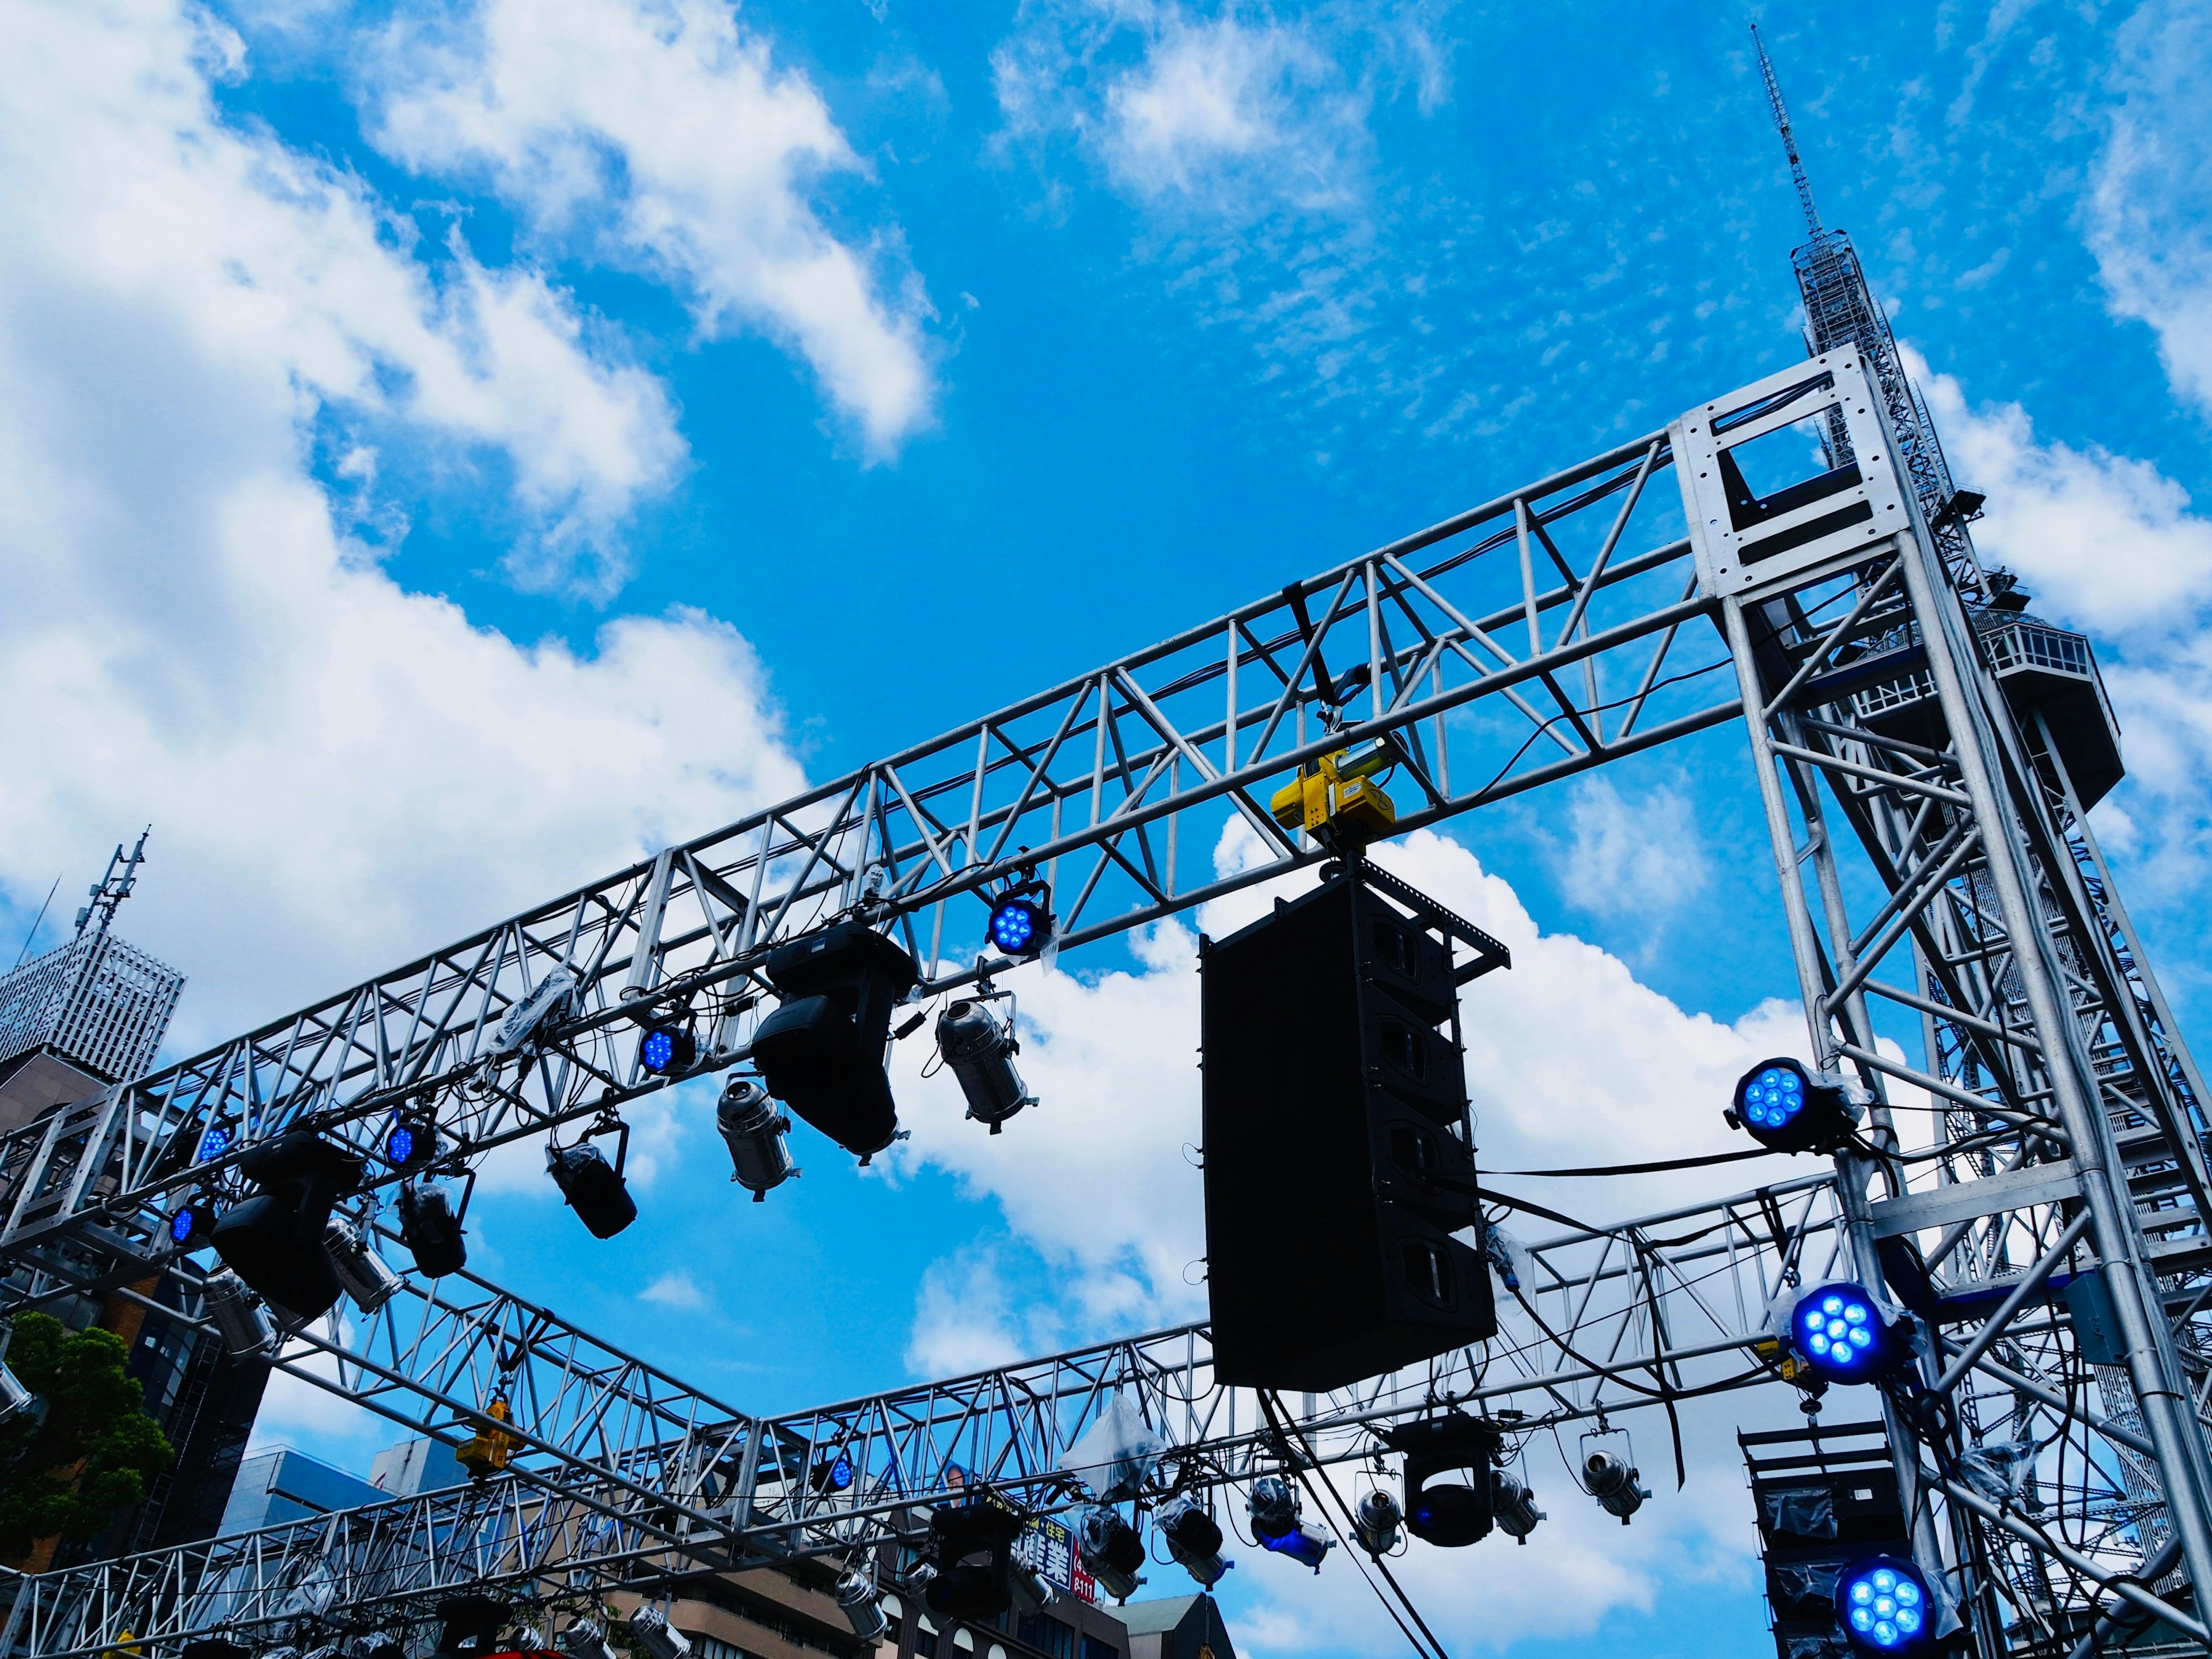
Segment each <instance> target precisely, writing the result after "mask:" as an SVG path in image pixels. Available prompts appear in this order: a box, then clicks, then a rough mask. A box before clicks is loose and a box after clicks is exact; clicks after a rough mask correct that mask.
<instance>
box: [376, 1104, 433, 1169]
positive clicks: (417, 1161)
mask: <svg viewBox="0 0 2212 1659" xmlns="http://www.w3.org/2000/svg"><path fill="white" fill-rule="evenodd" d="M383 1152H384V1161H385V1162H386V1164H390V1165H391V1166H392V1168H393V1169H395V1170H402V1171H404V1172H407V1173H410V1174H411V1173H412V1172H413V1171H415V1170H419V1169H421V1168H422V1166H423V1165H424V1164H428V1162H429V1161H430V1160H431V1159H432V1158H435V1157H437V1155H438V1127H437V1125H436V1124H435V1123H434V1122H432V1121H430V1119H428V1118H427V1117H425V1116H423V1115H422V1114H421V1113H419V1112H394V1113H393V1114H392V1127H390V1128H388V1129H386V1131H385V1132H384V1148H383Z"/></svg>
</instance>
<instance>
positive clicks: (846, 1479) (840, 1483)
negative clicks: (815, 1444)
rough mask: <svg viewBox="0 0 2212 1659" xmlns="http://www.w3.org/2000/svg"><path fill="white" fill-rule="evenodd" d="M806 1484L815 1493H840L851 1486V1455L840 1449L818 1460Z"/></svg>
mask: <svg viewBox="0 0 2212 1659" xmlns="http://www.w3.org/2000/svg"><path fill="white" fill-rule="evenodd" d="M806 1484H807V1485H808V1486H811V1487H813V1488H814V1490H815V1491H816V1492H842V1491H844V1490H845V1488H846V1487H848V1486H851V1485H852V1484H853V1455H852V1454H851V1453H850V1452H848V1451H846V1450H844V1449H842V1448H840V1449H838V1450H836V1451H835V1452H832V1453H829V1454H828V1455H824V1456H823V1457H822V1458H821V1459H819V1460H818V1461H817V1462H816V1463H815V1465H814V1468H813V1472H812V1473H811V1474H809V1475H808V1476H807V1477H806Z"/></svg>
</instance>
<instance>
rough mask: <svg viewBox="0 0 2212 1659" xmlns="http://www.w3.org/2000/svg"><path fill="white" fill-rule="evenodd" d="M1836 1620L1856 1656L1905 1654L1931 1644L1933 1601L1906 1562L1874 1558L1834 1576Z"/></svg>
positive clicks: (1917, 1572)
mask: <svg viewBox="0 0 2212 1659" xmlns="http://www.w3.org/2000/svg"><path fill="white" fill-rule="evenodd" d="M1836 1617H1837V1619H1838V1620H1840V1621H1841V1622H1842V1624H1843V1626H1844V1635H1845V1636H1847V1637H1848V1638H1850V1644H1851V1646H1852V1647H1854V1648H1856V1649H1857V1650H1859V1651H1860V1652H1862V1653H1888V1654H1911V1653H1917V1652H1921V1651H1924V1650H1926V1649H1927V1648H1928V1647H1929V1646H1930V1645H1931V1644H1933V1642H1934V1640H1935V1634H1936V1598H1935V1596H1934V1595H1931V1594H1929V1586H1928V1581H1927V1579H1925V1578H1923V1577H1922V1576H1921V1573H1920V1569H1919V1568H1917V1567H1916V1566H1914V1565H1912V1563H1911V1562H1910V1561H1903V1560H1899V1559H1898V1558H1897V1557H1895V1556H1893V1555H1877V1556H1875V1557H1873V1558H1872V1559H1869V1560H1864V1561H1858V1562H1855V1563H1853V1564H1852V1565H1850V1566H1848V1567H1846V1568H1844V1571H1842V1572H1841V1573H1839V1574H1838V1575H1837V1577H1836Z"/></svg>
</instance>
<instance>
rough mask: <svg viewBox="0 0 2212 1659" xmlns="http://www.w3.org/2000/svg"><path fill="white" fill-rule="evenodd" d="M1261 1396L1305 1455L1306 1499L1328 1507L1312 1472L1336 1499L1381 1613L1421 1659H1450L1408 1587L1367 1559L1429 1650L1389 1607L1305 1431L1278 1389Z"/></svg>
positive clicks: (1299, 1467)
mask: <svg viewBox="0 0 2212 1659" xmlns="http://www.w3.org/2000/svg"><path fill="white" fill-rule="evenodd" d="M1259 1394H1260V1409H1261V1413H1263V1414H1264V1415H1265V1416H1266V1417H1267V1426H1268V1427H1269V1428H1271V1429H1273V1431H1275V1433H1276V1434H1277V1435H1278V1436H1279V1437H1283V1438H1284V1439H1285V1440H1292V1441H1295V1442H1296V1443H1297V1449H1298V1450H1299V1451H1300V1452H1301V1453H1303V1454H1304V1458H1305V1462H1304V1464H1300V1463H1297V1462H1293V1463H1292V1464H1291V1474H1292V1475H1293V1476H1294V1477H1295V1478H1296V1479H1297V1483H1298V1485H1299V1486H1301V1487H1303V1488H1304V1491H1305V1494H1306V1496H1307V1497H1309V1498H1312V1499H1313V1501H1314V1507H1315V1508H1316V1509H1323V1508H1325V1507H1326V1505H1324V1504H1322V1501H1321V1496H1320V1493H1318V1492H1316V1491H1315V1490H1314V1486H1313V1482H1312V1481H1310V1480H1308V1479H1307V1478H1306V1477H1307V1474H1308V1471H1309V1470H1310V1471H1311V1472H1312V1473H1313V1474H1316V1475H1318V1476H1320V1477H1321V1484H1322V1488H1323V1489H1324V1490H1325V1491H1327V1492H1328V1495H1329V1497H1330V1498H1333V1499H1334V1500H1335V1503H1336V1508H1337V1512H1338V1513H1339V1514H1340V1515H1342V1516H1343V1517H1344V1524H1345V1535H1346V1553H1347V1554H1348V1555H1350V1556H1351V1557H1352V1565H1354V1566H1357V1567H1358V1569H1359V1576H1360V1577H1363V1578H1365V1579H1366V1580H1367V1587H1368V1589H1371V1590H1374V1591H1375V1599H1376V1601H1380V1602H1381V1603H1382V1604H1383V1612H1385V1613H1389V1615H1390V1621H1391V1623H1393V1624H1395V1625H1396V1626H1398V1631H1399V1633H1400V1634H1401V1635H1402V1636H1403V1637H1404V1638H1406V1640H1407V1642H1408V1643H1409V1644H1412V1647H1413V1651H1414V1652H1415V1653H1417V1654H1419V1655H1420V1656H1421V1659H1451V1656H1450V1654H1449V1652H1448V1651H1447V1650H1445V1647H1444V1644H1443V1643H1442V1642H1439V1641H1438V1640H1437V1633H1436V1632H1434V1631H1432V1630H1431V1629H1430V1628H1429V1625H1428V1620H1425V1619H1424V1618H1422V1617H1421V1611H1420V1609H1419V1607H1415V1606H1414V1605H1413V1597H1412V1596H1410V1595H1407V1594H1406V1591H1405V1587H1404V1586H1403V1585H1401V1584H1400V1583H1399V1582H1398V1579H1397V1576H1396V1575H1395V1574H1394V1573H1393V1572H1392V1571H1390V1569H1389V1566H1388V1565H1385V1564H1384V1562H1383V1558H1382V1557H1381V1556H1379V1555H1375V1556H1370V1557H1369V1558H1368V1559H1370V1560H1371V1561H1373V1562H1374V1563H1375V1565H1376V1570H1377V1571H1380V1572H1381V1573H1382V1575H1383V1580H1384V1582H1385V1583H1388V1584H1389V1586H1390V1590H1391V1594H1392V1595H1395V1596H1396V1597H1397V1598H1398V1601H1399V1604H1400V1606H1401V1607H1404V1609H1405V1612H1406V1618H1409V1619H1411V1620H1413V1624H1414V1625H1415V1626H1417V1627H1418V1628H1419V1631H1420V1632H1421V1635H1422V1636H1423V1637H1425V1638H1427V1640H1428V1645H1427V1646H1426V1647H1423V1646H1422V1645H1421V1643H1420V1641H1419V1639H1418V1638H1415V1636H1414V1635H1413V1631H1412V1630H1409V1629H1407V1626H1406V1619H1401V1618H1400V1617H1399V1616H1398V1608H1397V1607H1392V1606H1391V1605H1390V1601H1389V1597H1387V1596H1385V1595H1383V1592H1382V1590H1381V1589H1379V1588H1378V1587H1377V1586H1376V1583H1375V1580H1374V1579H1373V1578H1372V1577H1369V1575H1368V1571H1367V1567H1366V1565H1365V1563H1364V1562H1362V1561H1361V1560H1360V1559H1359V1557H1360V1555H1361V1554H1364V1553H1365V1552H1364V1551H1362V1550H1361V1549H1360V1548H1359V1529H1358V1525H1357V1523H1356V1522H1354V1521H1353V1520H1352V1510H1351V1509H1350V1508H1349V1507H1348V1506H1347V1505H1346V1503H1345V1501H1344V1498H1343V1496H1342V1494H1340V1492H1338V1491H1337V1489H1336V1483H1335V1482H1334V1481H1333V1480H1329V1479H1328V1477H1327V1476H1326V1475H1322V1474H1321V1462H1320V1459H1319V1458H1318V1457H1316V1455H1315V1454H1314V1449H1313V1445H1312V1443H1310V1441H1308V1440H1307V1438H1306V1437H1305V1431H1304V1429H1301V1428H1300V1427H1298V1425H1297V1424H1296V1423H1295V1422H1294V1421H1292V1420H1291V1417H1290V1413H1287V1412H1285V1411H1284V1410H1282V1408H1281V1407H1282V1401H1281V1400H1280V1399H1279V1397H1278V1396H1277V1395H1276V1393H1275V1390H1273V1389H1261V1390H1260V1391H1259Z"/></svg>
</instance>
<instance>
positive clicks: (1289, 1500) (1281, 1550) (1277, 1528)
mask: <svg viewBox="0 0 2212 1659" xmlns="http://www.w3.org/2000/svg"><path fill="white" fill-rule="evenodd" d="M1249 1514H1250V1516H1251V1521H1252V1535H1253V1536H1254V1537H1255V1538H1256V1539H1258V1540H1259V1541H1260V1547H1261V1549H1263V1550H1266V1551H1267V1552H1269V1553H1271V1554H1274V1555H1287V1556H1289V1557H1290V1558H1291V1560H1293V1561H1296V1562H1297V1563H1299V1564H1300V1565H1304V1566H1309V1567H1311V1568H1312V1569H1313V1570H1314V1571H1316V1572H1319V1571H1321V1564H1322V1558H1323V1557H1324V1556H1326V1555H1327V1554H1328V1552H1329V1547H1330V1545H1331V1544H1332V1542H1333V1540H1331V1539H1328V1538H1323V1537H1322V1536H1321V1535H1319V1534H1316V1533H1310V1532H1308V1531H1307V1530H1306V1529H1305V1523H1304V1522H1302V1521H1301V1520H1299V1518H1298V1495H1297V1492H1293V1491H1291V1483H1290V1482H1289V1481H1287V1480H1284V1479H1283V1477H1282V1476H1281V1475H1279V1474H1263V1475H1261V1477H1260V1478H1259V1479H1258V1480H1255V1481H1254V1482H1253V1483H1252V1499H1251V1503H1250V1504H1249Z"/></svg>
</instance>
